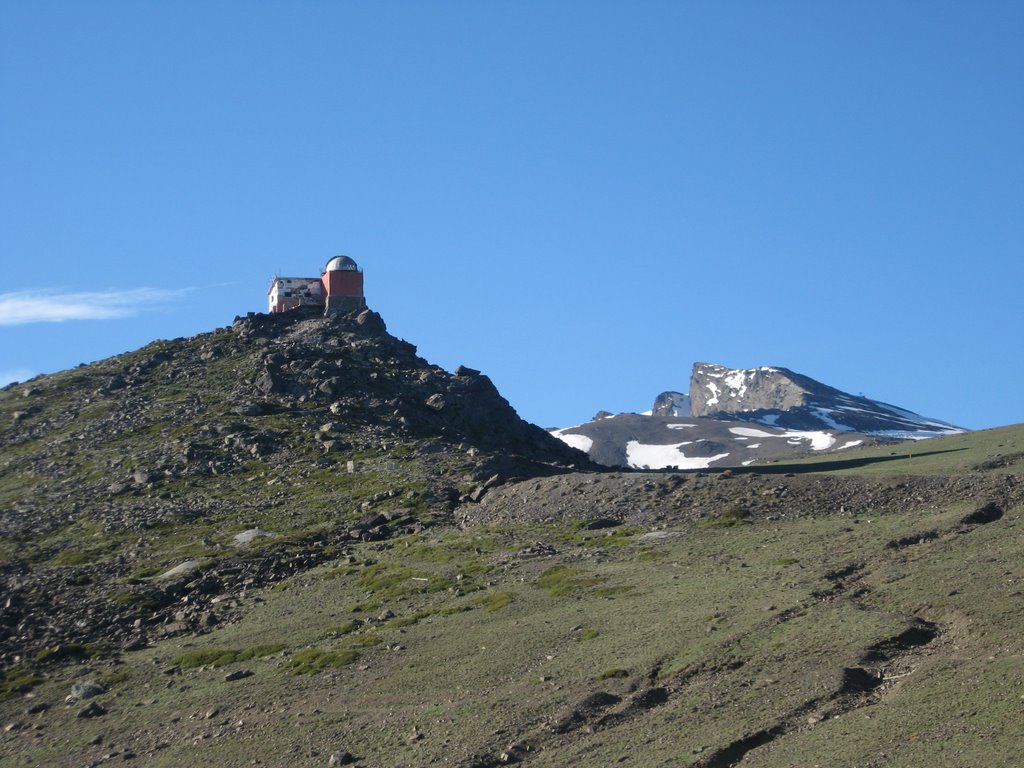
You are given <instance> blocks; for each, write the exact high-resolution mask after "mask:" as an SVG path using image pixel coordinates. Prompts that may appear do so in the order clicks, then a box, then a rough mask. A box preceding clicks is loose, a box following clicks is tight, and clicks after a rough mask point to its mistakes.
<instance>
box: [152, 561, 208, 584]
mask: <svg viewBox="0 0 1024 768" xmlns="http://www.w3.org/2000/svg"><path fill="white" fill-rule="evenodd" d="M199 565H200V563H199V561H198V560H186V561H185V562H184V563H182V564H181V565H176V566H174V567H173V568H171V569H170V570H169V571H164V572H163V573H161V574H160V575H159V576H157V579H173V578H174V577H175V576H183V575H185V574H186V573H191V572H192V571H194V570H195V569H196V568H198V567H199Z"/></svg>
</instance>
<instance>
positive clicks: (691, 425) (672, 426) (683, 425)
mask: <svg viewBox="0 0 1024 768" xmlns="http://www.w3.org/2000/svg"><path fill="white" fill-rule="evenodd" d="M665 426H666V427H668V428H669V429H686V428H687V427H696V426H697V425H696V424H666V425H665Z"/></svg>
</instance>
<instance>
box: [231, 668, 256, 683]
mask: <svg viewBox="0 0 1024 768" xmlns="http://www.w3.org/2000/svg"><path fill="white" fill-rule="evenodd" d="M254 674H255V673H254V672H253V671H252V670H251V669H236V670H235V671H234V672H228V673H227V674H226V675H224V680H225V681H227V682H229V683H233V682H234V681H235V680H243V679H245V678H247V677H252V676H253V675H254Z"/></svg>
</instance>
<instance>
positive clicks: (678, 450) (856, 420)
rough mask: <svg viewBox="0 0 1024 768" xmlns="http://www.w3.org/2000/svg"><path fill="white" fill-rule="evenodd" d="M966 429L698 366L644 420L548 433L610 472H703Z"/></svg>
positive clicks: (764, 370) (820, 390)
mask: <svg viewBox="0 0 1024 768" xmlns="http://www.w3.org/2000/svg"><path fill="white" fill-rule="evenodd" d="M744 425H747V426H744ZM963 431H964V430H962V429H961V428H959V427H955V426H953V425H952V424H949V423H947V422H943V421H939V420H936V419H928V418H925V417H922V416H919V415H918V414H915V413H913V412H911V411H908V410H905V409H902V408H898V407H896V406H892V405H889V404H887V403H882V402H880V401H877V400H871V399H869V398H866V397H863V396H861V395H851V394H848V393H846V392H843V391H841V390H839V389H836V388H835V387H830V386H828V385H826V384H822V383H821V382H819V381H816V380H814V379H812V378H810V377H809V376H805V375H803V374H799V373H795V372H793V371H790V370H789V369H786V368H781V367H775V366H763V367H760V368H749V369H733V368H726V367H725V366H721V365H717V364H714V363H695V364H694V366H693V371H692V374H691V377H690V392H689V393H688V394H684V393H680V392H675V391H671V390H670V391H666V392H662V393H661V394H659V395H658V396H657V397H656V398H655V401H654V405H653V406H652V408H651V410H650V411H648V412H647V413H644V414H619V415H612V414H607V413H606V412H604V411H602V412H600V413H599V414H598V418H595V419H593V420H592V421H590V422H587V423H585V424H581V425H577V426H574V427H566V428H562V429H556V430H552V434H553V435H555V436H556V437H558V438H559V439H561V440H563V441H565V442H566V443H567V444H569V445H572V446H574V447H576V448H580V449H581V450H586V451H587V452H588V454H589V455H590V457H591V458H592V459H593V460H594V461H597V462H598V463H600V464H603V465H605V466H610V467H632V468H634V469H669V468H676V469H707V468H709V467H711V466H716V467H728V466H750V465H751V464H754V463H757V462H764V461H779V460H782V459H786V458H792V457H796V456H803V455H810V454H815V453H821V452H830V451H843V450H848V449H850V448H853V447H857V446H864V445H872V444H874V443H877V442H879V441H890V440H892V441H895V440H901V439H924V438H928V437H936V436H940V435H951V434H958V433H960V432H963ZM683 437H685V439H681V438H683Z"/></svg>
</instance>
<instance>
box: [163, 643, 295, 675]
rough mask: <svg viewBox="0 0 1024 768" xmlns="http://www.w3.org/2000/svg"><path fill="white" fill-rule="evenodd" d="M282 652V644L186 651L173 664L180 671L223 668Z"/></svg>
mask: <svg viewBox="0 0 1024 768" xmlns="http://www.w3.org/2000/svg"><path fill="white" fill-rule="evenodd" d="M283 650H284V643H266V644H264V645H254V646H251V647H249V648H244V649H241V650H240V649H238V648H202V649H197V650H194V651H186V652H185V653H183V654H181V655H180V656H178V657H176V658H175V659H174V663H175V664H177V665H178V666H180V667H181V668H182V669H194V668H196V667H223V666H226V665H228V664H234V663H236V662H239V661H248V660H249V659H258V658H262V657H263V656H272V655H274V654H275V653H279V652H281V651H283Z"/></svg>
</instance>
